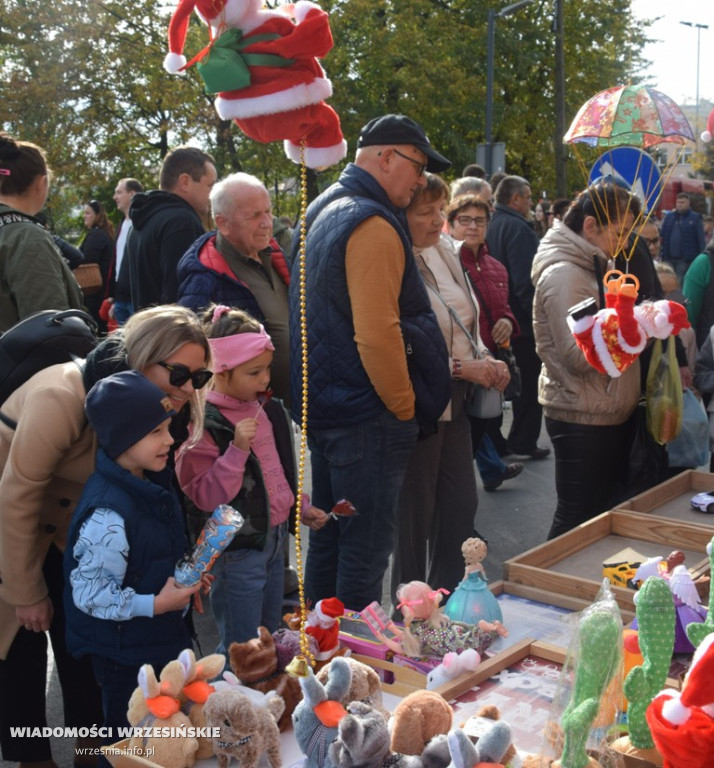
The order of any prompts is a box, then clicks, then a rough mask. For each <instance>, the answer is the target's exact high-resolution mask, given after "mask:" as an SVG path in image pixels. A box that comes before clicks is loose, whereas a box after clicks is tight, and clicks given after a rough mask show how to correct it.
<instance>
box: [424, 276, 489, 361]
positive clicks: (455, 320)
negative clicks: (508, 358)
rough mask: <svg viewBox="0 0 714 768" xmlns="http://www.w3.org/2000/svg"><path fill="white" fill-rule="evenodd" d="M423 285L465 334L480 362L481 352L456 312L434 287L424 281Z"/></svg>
mask: <svg viewBox="0 0 714 768" xmlns="http://www.w3.org/2000/svg"><path fill="white" fill-rule="evenodd" d="M424 283H425V285H426V287H427V288H428V289H429V290H430V291H431V292H432V293H433V294H434V296H436V297H437V298H438V299H439V301H440V302H441V303H442V304H443V305H444V306H445V307H446V311H447V312H448V313H449V314H450V315H451V319H452V320H453V321H454V322H455V323H456V325H458V326H459V328H461V330H462V331H463V332H464V333H465V334H466V338H467V339H468V340H469V341H470V342H471V346H472V348H473V351H474V357H475V358H476V359H477V360H481V359H482V357H483V355H482V354H481V351H480V350H479V348H478V346H477V344H476V342H475V341H474V337H473V336H472V335H471V334H470V333H469V332H468V330H467V329H466V326H465V325H464V324H463V322H462V320H461V318H460V317H459V316H458V315H457V314H456V312H455V310H454V309H453V307H450V306H449V305H448V304H447V303H446V302H445V301H444V297H443V296H442V295H441V294H440V293H439V291H437V290H436V288H434V286H433V285H432V284H431V283H429V282H428V281H427V280H425V281H424Z"/></svg>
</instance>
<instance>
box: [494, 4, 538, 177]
mask: <svg viewBox="0 0 714 768" xmlns="http://www.w3.org/2000/svg"><path fill="white" fill-rule="evenodd" d="M532 2H533V0H519V2H517V3H513V4H512V5H507V6H506V7H505V8H501V10H500V11H498V13H496V11H494V10H493V8H489V10H488V30H487V32H488V44H487V49H486V174H487V175H488V176H490V175H491V172H492V170H493V142H492V139H493V135H492V124H493V49H494V35H495V28H496V19H500V18H503V17H504V16H508V15H510V14H511V13H515V12H516V11H517V10H519V9H520V8H523V6H524V5H529V4H530V3H532Z"/></svg>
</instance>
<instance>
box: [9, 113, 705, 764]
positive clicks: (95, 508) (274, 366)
mask: <svg viewBox="0 0 714 768" xmlns="http://www.w3.org/2000/svg"><path fill="white" fill-rule="evenodd" d="M450 166H451V163H450V162H449V160H448V159H447V158H445V157H444V156H443V155H441V154H440V153H439V152H438V151H437V150H436V149H435V148H434V147H433V145H432V144H431V142H430V141H429V138H428V137H427V135H426V133H425V131H424V129H423V128H422V127H421V126H420V125H419V124H417V123H415V122H414V121H412V120H411V119H409V118H408V117H405V116H404V115H383V116H381V117H377V118H375V119H373V120H371V121H370V122H368V123H367V124H366V125H365V126H364V127H363V128H362V130H361V132H360V135H359V137H358V141H357V150H356V154H355V156H354V161H353V162H351V163H349V164H348V165H347V166H346V167H345V169H344V170H343V171H342V173H341V175H340V177H339V179H338V181H337V182H336V183H335V184H333V185H332V186H330V187H329V188H328V189H327V190H325V191H324V192H323V193H322V194H321V195H319V196H318V197H317V199H316V200H314V201H313V202H312V204H311V205H310V206H309V208H308V211H307V215H306V221H305V229H306V248H305V277H306V284H305V290H306V291H307V295H308V296H309V301H308V302H307V303H306V304H305V303H304V302H303V301H302V299H301V294H300V284H299V281H298V280H297V279H296V276H295V270H294V269H293V275H292V277H293V279H291V267H290V265H295V264H296V262H298V261H299V259H298V250H299V242H298V239H297V238H296V239H294V241H293V244H292V245H288V241H286V240H285V239H284V238H283V240H282V247H281V244H279V243H278V242H277V240H276V239H275V235H276V234H280V235H281V236H284V235H285V234H286V232H285V224H284V222H279V221H277V220H276V219H274V217H273V214H272V205H271V200H270V195H269V193H268V190H267V189H266V188H265V186H264V185H263V183H262V182H261V181H260V180H259V179H257V178H255V177H253V176H251V175H249V174H245V173H234V174H231V175H229V176H227V177H226V178H224V179H222V180H220V181H218V174H217V171H216V167H215V163H214V160H213V158H212V157H211V156H210V155H208V154H207V153H205V152H203V151H202V150H199V149H196V148H191V147H178V148H176V149H174V150H173V151H171V152H169V153H168V154H167V155H166V157H165V158H164V161H163V164H162V168H161V172H160V176H159V188H158V189H156V190H153V191H149V192H145V191H144V190H143V187H142V185H141V183H140V182H139V181H137V180H136V179H132V178H124V179H121V180H120V181H119V182H118V183H117V186H116V190H115V194H114V202H115V204H116V208H117V210H118V211H119V212H120V213H121V216H122V219H121V224H120V226H119V228H118V230H117V232H116V234H115V233H114V232H113V229H112V225H111V224H110V222H109V219H108V217H107V211H106V208H105V206H104V205H103V204H102V203H101V202H99V201H97V200H94V199H92V200H90V201H88V202H87V203H86V205H85V206H84V223H85V227H86V229H87V233H86V236H85V237H84V239H83V241H82V243H81V245H80V251H81V253H80V254H79V255H77V254H73V255H72V254H71V251H68V252H67V253H68V256H66V257H65V258H63V257H62V256H61V255H60V250H59V246H60V245H61V243H58V242H56V241H55V240H54V239H53V237H52V236H51V235H50V233H49V232H48V231H47V229H46V228H45V227H44V225H43V223H42V222H41V220H40V219H38V214H40V212H41V210H42V208H43V207H44V205H45V202H46V200H47V195H48V192H49V180H50V170H49V168H48V166H47V162H46V160H45V156H44V153H43V151H42V150H41V149H40V148H39V147H36V146H34V145H32V144H29V143H27V142H22V141H18V140H15V139H13V138H12V137H10V136H9V135H7V134H0V331H6V330H8V329H10V328H11V327H13V326H14V325H15V324H17V323H18V322H19V321H21V320H23V319H24V318H26V317H28V316H29V315H31V314H33V313H34V312H37V311H39V310H45V309H51V310H63V309H81V308H86V310H87V311H89V312H90V313H91V315H92V316H93V317H94V318H95V320H96V321H97V323H98V324H99V328H100V329H101V331H102V334H101V338H100V340H99V343H98V345H97V346H96V348H95V349H94V350H93V351H92V352H91V353H90V354H89V355H88V356H87V359H86V360H85V361H82V362H79V363H78V362H68V363H65V364H61V365H55V366H51V367H49V368H46V369H44V370H41V371H40V372H39V373H37V374H35V375H34V376H32V377H31V378H30V379H29V380H27V381H26V382H25V383H23V384H22V385H21V386H19V387H18V388H17V389H16V390H15V391H14V392H13V393H12V394H11V395H10V397H9V398H8V399H7V400H6V402H5V403H3V404H2V406H1V410H2V413H3V414H5V415H6V416H8V417H9V418H10V419H12V420H14V421H15V422H16V426H15V427H14V428H13V427H11V426H8V424H6V423H5V422H4V421H3V423H2V424H0V498H2V499H3V514H2V515H1V516H0V616H2V618H3V621H2V622H0V687H2V689H3V690H5V691H14V692H16V693H15V695H14V696H12V697H5V698H4V701H3V703H2V704H0V746H1V747H2V752H3V757H4V758H5V759H7V760H16V761H18V762H20V763H21V764H23V765H30V764H32V765H36V766H39V767H40V768H44V767H45V766H47V767H48V768H49V767H51V766H53V765H54V763H53V762H52V756H51V753H50V746H49V741H48V740H47V739H42V738H27V739H17V738H13V737H11V735H10V729H11V728H12V727H13V726H25V727H26V726H28V725H30V726H33V725H38V726H42V725H43V724H44V722H45V720H44V717H45V714H44V707H45V699H44V691H45V676H46V667H47V639H46V634H45V633H46V632H48V631H49V637H50V640H51V642H52V650H53V653H54V656H55V659H56V663H57V668H58V672H59V677H60V682H61V686H62V691H63V697H64V705H65V724H66V725H67V726H77V727H81V726H85V725H91V724H95V723H98V722H101V721H102V720H104V722H105V723H106V724H109V725H114V726H117V725H121V724H123V723H124V721H125V716H126V715H125V710H126V701H127V700H128V697H129V695H130V693H131V691H132V690H133V688H134V687H135V685H136V679H137V671H138V668H139V666H140V665H141V664H143V663H147V662H148V663H153V664H155V665H157V666H158V667H160V666H162V665H163V664H164V663H165V662H167V661H168V660H170V659H172V658H175V657H176V655H177V653H178V651H179V650H181V648H182V647H185V646H186V645H189V644H190V642H191V638H190V633H189V628H190V608H191V606H193V607H194V608H196V609H198V610H200V609H201V607H202V599H201V597H202V596H203V597H204V598H205V597H206V596H208V595H210V597H209V598H208V602H209V604H210V608H211V611H212V613H213V616H214V618H215V621H216V625H217V628H218V634H219V637H220V646H219V650H220V651H221V652H225V651H226V649H227V647H228V645H229V644H230V643H231V642H232V641H238V642H243V641H246V640H248V639H250V638H251V637H253V636H254V635H255V632H256V629H257V626H258V625H259V624H262V625H264V626H266V627H267V628H268V629H269V630H270V631H274V630H276V629H277V628H278V625H279V623H280V609H281V606H282V597H283V592H284V583H283V581H284V565H285V552H286V542H287V539H288V533H289V530H290V529H291V528H292V526H293V525H294V522H295V516H296V515H299V516H300V518H301V520H302V521H303V522H304V523H305V524H306V525H307V526H308V527H309V529H310V540H309V547H308V553H307V562H306V570H305V588H306V594H307V597H308V598H309V599H310V600H311V601H312V602H313V603H315V602H317V601H319V600H322V599H324V598H335V597H336V598H338V599H339V600H340V601H341V602H342V603H343V604H344V605H346V606H348V607H350V608H354V609H361V608H363V607H365V606H366V605H367V604H369V603H370V602H372V601H374V600H377V601H380V600H381V598H382V582H383V578H384V575H385V573H386V571H387V569H388V566H389V562H390V558H391V561H392V592H393V593H394V594H396V592H397V589H398V587H399V585H400V584H402V583H404V582H409V581H415V580H416V581H422V582H427V583H428V584H430V585H431V586H432V587H433V588H435V589H440V588H442V589H447V590H453V589H454V588H455V587H456V585H457V583H458V582H459V581H460V580H461V578H462V575H463V567H462V565H461V545H462V543H463V541H464V540H466V539H468V538H470V537H471V536H473V535H474V533H475V524H476V523H475V517H476V512H477V507H478V492H477V482H476V474H475V468H476V466H477V467H478V470H479V471H480V473H481V477H482V483H483V487H484V489H485V490H486V491H488V492H494V491H496V490H497V489H498V488H499V487H500V486H501V485H502V484H503V483H504V482H506V481H511V480H513V479H514V478H516V477H517V476H518V475H519V474H520V473H521V472H522V470H523V467H524V462H526V461H543V460H547V459H548V458H549V457H550V453H551V449H550V448H549V447H547V446H544V445H539V443H538V440H539V438H540V435H541V431H542V426H543V416H545V427H546V430H547V433H548V435H549V437H550V442H551V444H552V449H553V451H554V476H555V489H556V494H557V507H556V509H555V510H554V516H553V523H552V527H551V530H550V534H549V535H550V536H551V537H552V536H557V535H559V534H561V533H563V532H565V531H568V530H570V529H571V528H573V527H575V526H577V525H578V524H580V523H582V522H584V521H585V520H587V519H589V518H591V517H593V516H595V515H597V514H599V513H600V512H602V511H604V510H606V509H608V508H609V506H610V505H611V503H612V502H613V500H614V497H615V495H616V494H618V493H622V492H623V483H625V484H626V479H623V477H622V475H623V470H624V469H626V467H627V464H628V450H629V446H630V444H631V442H632V433H633V420H634V415H635V411H636V408H637V404H638V401H639V400H640V396H641V394H642V379H641V371H640V366H639V364H635V365H633V366H632V367H631V368H629V369H628V370H627V371H625V373H624V374H623V375H622V376H621V377H619V378H610V377H608V376H606V375H603V374H601V373H599V372H598V371H596V370H595V369H594V368H593V367H592V366H590V365H589V364H588V362H587V361H586V359H585V357H584V356H583V354H582V352H581V350H580V349H579V348H578V347H577V345H576V342H575V340H574V338H573V334H572V333H571V330H570V328H569V326H568V323H567V317H568V312H569V309H570V308H571V307H573V306H574V305H576V304H579V303H581V302H583V301H584V300H587V299H592V300H594V302H595V303H596V305H598V306H603V305H604V297H603V292H602V280H603V275H604V274H605V272H607V270H608V268H609V266H610V265H611V264H612V263H615V264H617V259H622V258H623V254H626V255H627V257H626V262H627V264H626V267H627V269H631V271H633V272H634V273H635V274H637V276H638V278H639V279H640V281H641V284H642V286H643V294H644V296H645V298H655V299H656V298H662V297H663V296H665V295H671V296H675V295H676V296H679V295H680V294H678V293H676V292H677V291H679V290H680V289H681V296H682V297H683V300H686V301H687V302H688V303H687V310H688V313H689V317H690V320H691V323H692V326H693V327H694V328H695V329H696V342H693V343H694V344H695V346H696V347H699V348H700V353H699V356H698V357H697V362H696V367H695V370H694V372H693V374H694V375H692V373H691V371H690V367H691V365H692V360H693V356H692V351H691V349H690V357H689V359H687V358H686V350H683V351H682V357H681V363H680V365H681V372H682V384H683V386H697V387H698V388H699V390H700V391H701V392H702V393H704V394H706V395H711V394H712V393H714V352H712V348H713V342H714V335H713V334H712V332H711V330H710V329H711V328H712V325H713V324H714V314H713V313H714V309H712V308H713V307H714V280H713V279H712V266H713V262H714V241H710V244H709V246H708V247H707V246H706V245H705V242H704V224H705V222H704V221H703V220H702V218H701V217H700V216H699V215H698V214H696V213H694V212H693V211H692V210H691V208H690V206H689V198H688V196H686V195H680V196H679V197H678V199H677V207H676V210H675V211H673V212H671V213H670V214H668V215H667V216H666V217H665V220H664V223H663V225H662V229H661V233H660V230H659V228H658V227H657V225H656V224H655V223H654V221H653V220H652V219H645V220H644V223H643V217H642V216H641V209H640V203H639V202H638V200H637V198H636V197H634V196H633V195H632V194H631V192H630V191H629V190H628V189H626V188H624V187H623V186H619V185H618V184H616V183H615V182H613V181H612V180H608V179H603V180H600V181H598V182H595V183H593V184H592V185H590V186H589V187H588V188H587V189H585V190H584V191H582V192H581V193H579V194H578V195H577V196H576V197H575V198H574V199H572V200H571V199H559V200H555V201H554V202H552V203H550V202H548V201H547V200H546V199H545V198H542V199H540V200H538V201H534V199H533V195H532V192H531V187H530V184H529V182H528V180H526V179H524V178H522V177H520V176H515V175H505V174H500V178H497V177H496V174H494V175H492V176H491V178H490V179H486V178H485V173H484V172H483V169H481V168H480V167H478V166H468V167H467V168H466V169H464V173H463V175H462V177H461V178H460V179H457V180H456V181H454V182H453V183H452V185H451V187H449V185H448V184H447V183H446V182H445V181H444V180H443V179H442V178H441V176H440V175H439V174H442V173H444V172H446V171H448V169H449V168H450ZM209 215H212V218H213V221H214V223H215V229H214V230H212V231H208V232H206V231H205V230H204V223H206V222H207V221H208V217H209ZM709 223H712V222H709ZM276 224H277V225H278V226H277V227H276ZM710 232H711V230H710ZM660 243H661V246H662V247H661V249H660ZM288 251H289V252H288ZM660 261H661V262H664V263H665V264H669V265H670V267H667V268H666V269H665V268H664V267H661V268H660V269H659V272H658V270H657V269H656V268H655V266H656V263H657V262H660ZM79 263H85V264H89V263H91V264H96V265H98V267H99V271H100V273H101V280H102V286H103V287H102V290H100V291H97V292H95V293H94V294H91V295H86V296H85V295H83V294H82V292H81V291H80V289H79V287H78V285H77V281H76V280H75V278H74V276H73V274H72V271H71V269H72V267H76V265H77V264H79ZM682 281H683V283H682ZM303 308H304V310H305V313H306V317H305V321H306V328H307V352H305V351H304V350H305V348H304V347H303V344H302V339H301V327H302V325H303V320H302V316H301V312H302V310H303ZM107 331H109V333H108V334H107ZM504 350H511V351H512V352H513V355H514V356H515V362H516V363H517V366H518V369H519V373H520V391H519V393H518V394H517V395H514V396H513V400H512V409H513V419H512V424H511V426H510V429H509V431H508V434H507V435H504V434H503V433H502V424H503V419H502V412H501V413H500V414H498V413H497V414H495V415H489V417H485V416H484V415H483V413H484V411H483V406H482V405H481V403H482V402H483V400H482V398H483V396H484V395H485V394H486V393H490V394H491V395H495V399H496V402H499V401H500V400H502V394H499V393H503V392H504V390H506V387H507V386H508V384H509V382H510V380H511V375H512V371H513V369H512V368H509V365H508V364H507V363H506V362H505V361H504V359H502V357H503V356H502V354H501V353H502V352H503V351H504ZM305 354H306V355H307V359H306V363H307V369H308V375H307V378H306V381H305V380H304V377H303V362H304V361H303V355H305ZM694 356H696V354H695V355H694ZM643 359H645V358H643ZM303 386H307V402H308V410H307V414H306V419H305V414H303V412H302V403H303V393H302V387H303ZM272 393H274V394H275V397H274V398H273V397H272V396H271V395H272ZM288 409H289V410H288ZM290 417H292V422H295V423H297V424H302V425H304V426H306V429H307V440H308V445H309V449H310V461H311V466H312V499H310V498H309V497H308V496H307V495H305V496H304V497H303V498H301V499H298V498H296V469H295V459H294V446H293V442H294V429H293V428H292V426H291V418H290ZM40 436H41V438H40ZM507 461H508V463H507ZM342 498H347V499H349V501H350V502H351V503H352V504H353V505H354V507H355V508H356V509H357V511H358V514H356V515H352V516H345V517H341V518H339V519H331V516H330V515H329V514H328V512H329V511H330V510H331V509H332V508H333V506H334V505H335V504H336V503H337V502H338V500H339V499H342ZM222 503H230V504H233V505H234V506H236V507H237V508H238V509H240V511H241V512H242V514H243V516H244V518H245V523H244V525H243V528H242V529H241V531H240V532H239V534H238V535H237V536H236V537H235V539H234V540H233V542H232V544H231V545H230V547H229V548H228V550H227V551H226V552H225V553H224V554H223V555H222V556H221V557H220V558H219V560H218V562H217V563H216V565H215V567H214V569H213V572H212V574H211V576H210V577H208V578H204V579H203V580H202V581H201V582H199V583H198V584H196V585H195V586H193V587H183V586H179V585H178V584H177V583H176V582H175V581H174V578H173V573H174V566H175V564H176V562H177V561H178V560H179V559H180V558H181V557H182V555H183V554H184V553H185V551H186V549H187V547H188V546H189V543H188V542H189V538H187V533H188V534H189V536H191V535H195V533H196V531H197V530H199V529H200V526H201V525H202V524H203V522H204V521H205V520H206V518H207V516H208V515H209V514H210V512H211V511H212V510H213V508H215V507H216V506H218V505H219V504H222ZM476 535H479V536H480V534H478V533H476ZM482 538H483V537H482ZM77 764H83V756H81V755H79V753H78V757H77Z"/></svg>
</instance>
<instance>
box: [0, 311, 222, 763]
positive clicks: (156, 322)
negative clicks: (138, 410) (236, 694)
mask: <svg viewBox="0 0 714 768" xmlns="http://www.w3.org/2000/svg"><path fill="white" fill-rule="evenodd" d="M209 358H210V355H209V348H208V342H207V341H206V337H205V335H204V333H203V330H202V328H201V325H200V323H199V321H198V318H196V316H195V315H194V314H193V312H191V311H190V310H188V309H185V308H184V307H178V306H168V307H152V308H151V309H147V310H144V311H143V312H139V313H137V314H136V315H134V316H132V318H131V319H130V320H129V322H127V324H126V326H124V328H123V329H121V330H120V331H117V332H116V333H115V334H112V335H111V336H108V337H107V338H106V339H105V340H104V341H103V342H102V343H101V344H100V345H99V346H98V347H97V348H96V349H94V350H93V351H92V352H91V353H90V354H89V356H88V358H87V360H86V362H85V363H84V364H81V365H78V364H77V363H74V362H71V363H66V364H64V365H54V366H51V367H49V368H46V369H45V370H43V371H40V372H39V373H37V374H35V375H34V376H33V377H32V378H31V379H29V380H28V381H27V382H25V383H24V384H23V385H22V386H21V387H19V388H18V389H17V390H16V391H15V392H13V393H12V394H11V395H10V397H9V398H8V399H7V400H6V401H5V403H3V405H2V413H3V414H4V415H6V416H8V417H9V418H11V419H14V420H15V421H16V422H17V428H16V429H14V430H13V429H11V428H9V427H8V426H6V425H5V424H4V423H0V498H2V500H3V510H2V515H0V576H1V577H2V583H0V690H3V691H13V695H12V696H4V697H0V746H1V747H2V753H3V758H4V759H5V760H9V761H18V762H21V763H33V764H35V765H37V766H39V767H40V768H45V767H46V768H51V767H52V766H54V765H55V763H54V762H53V761H52V758H51V752H50V743H49V739H45V738H39V737H35V738H29V737H28V738H11V735H10V728H11V727H15V726H18V727H26V726H29V727H43V726H44V725H46V719H45V684H46V670H47V639H46V635H45V631H46V630H49V633H50V639H51V641H52V649H53V653H54V657H55V663H56V665H57V670H58V673H59V678H60V684H61V686H62V694H63V699H64V707H65V725H66V726H68V727H72V726H76V727H78V728H81V727H91V726H92V725H95V724H97V723H100V722H101V718H102V715H101V712H102V708H101V701H100V699H99V692H98V688H97V687H96V685H95V683H94V676H93V674H92V670H91V665H90V664H89V663H88V661H87V660H86V659H80V660H76V659H73V658H72V657H71V656H70V655H69V654H68V653H67V651H66V648H65V640H64V610H63V606H62V590H63V586H64V579H63V574H62V551H63V550H64V547H65V538H66V533H67V526H68V524H69V520H70V519H71V517H72V511H73V509H74V507H75V504H76V503H77V501H78V499H79V497H80V495H81V492H82V488H83V485H84V483H85V481H86V480H87V478H88V477H89V475H90V474H91V472H92V470H93V469H94V455H95V440H94V434H93V432H92V429H91V427H89V426H88V424H87V420H86V417H85V414H84V399H85V396H86V393H87V392H88V391H89V389H90V388H91V387H92V386H93V384H95V383H96V382H97V381H98V380H99V379H101V378H104V377H105V376H108V375H110V374H111V373H116V372H117V371H120V370H126V369H128V368H131V369H134V370H139V371H141V372H142V373H143V374H144V375H145V376H146V377H147V378H149V379H150V380H151V381H152V382H154V383H155V384H157V385H158V386H159V387H160V388H161V389H162V390H163V391H164V392H165V393H166V394H167V395H168V396H169V398H170V399H171V403H172V405H173V407H174V409H175V410H176V411H178V412H179V415H178V416H177V417H175V419H174V423H173V424H172V434H173V435H174V437H175V439H176V443H175V445H178V444H180V442H182V441H183V440H184V439H185V437H186V435H187V434H188V424H189V422H191V423H193V424H194V429H193V436H194V438H193V439H198V437H196V436H199V437H200V434H201V432H202V427H203V403H202V400H201V393H200V391H199V390H200V389H201V388H202V387H204V386H205V384H206V383H207V382H208V380H209V378H210V372H209V371H208V370H207V366H208V364H209ZM85 742H86V740H85ZM80 746H88V745H87V744H86V743H85V744H84V745H80ZM83 757H84V756H83V755H82V754H80V753H77V756H76V757H75V761H76V764H82V763H83V762H84V761H86V762H90V761H89V758H88V757H85V758H84V760H83Z"/></svg>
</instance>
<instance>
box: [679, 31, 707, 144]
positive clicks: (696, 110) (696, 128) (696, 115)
mask: <svg viewBox="0 0 714 768" xmlns="http://www.w3.org/2000/svg"><path fill="white" fill-rule="evenodd" d="M679 23H680V24H684V26H685V27H692V28H694V29H696V30H697V101H696V104H695V106H694V134H695V136H696V139H697V142H699V48H700V42H701V34H702V30H703V29H709V25H708V24H695V23H694V22H693V21H680V22H679Z"/></svg>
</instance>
